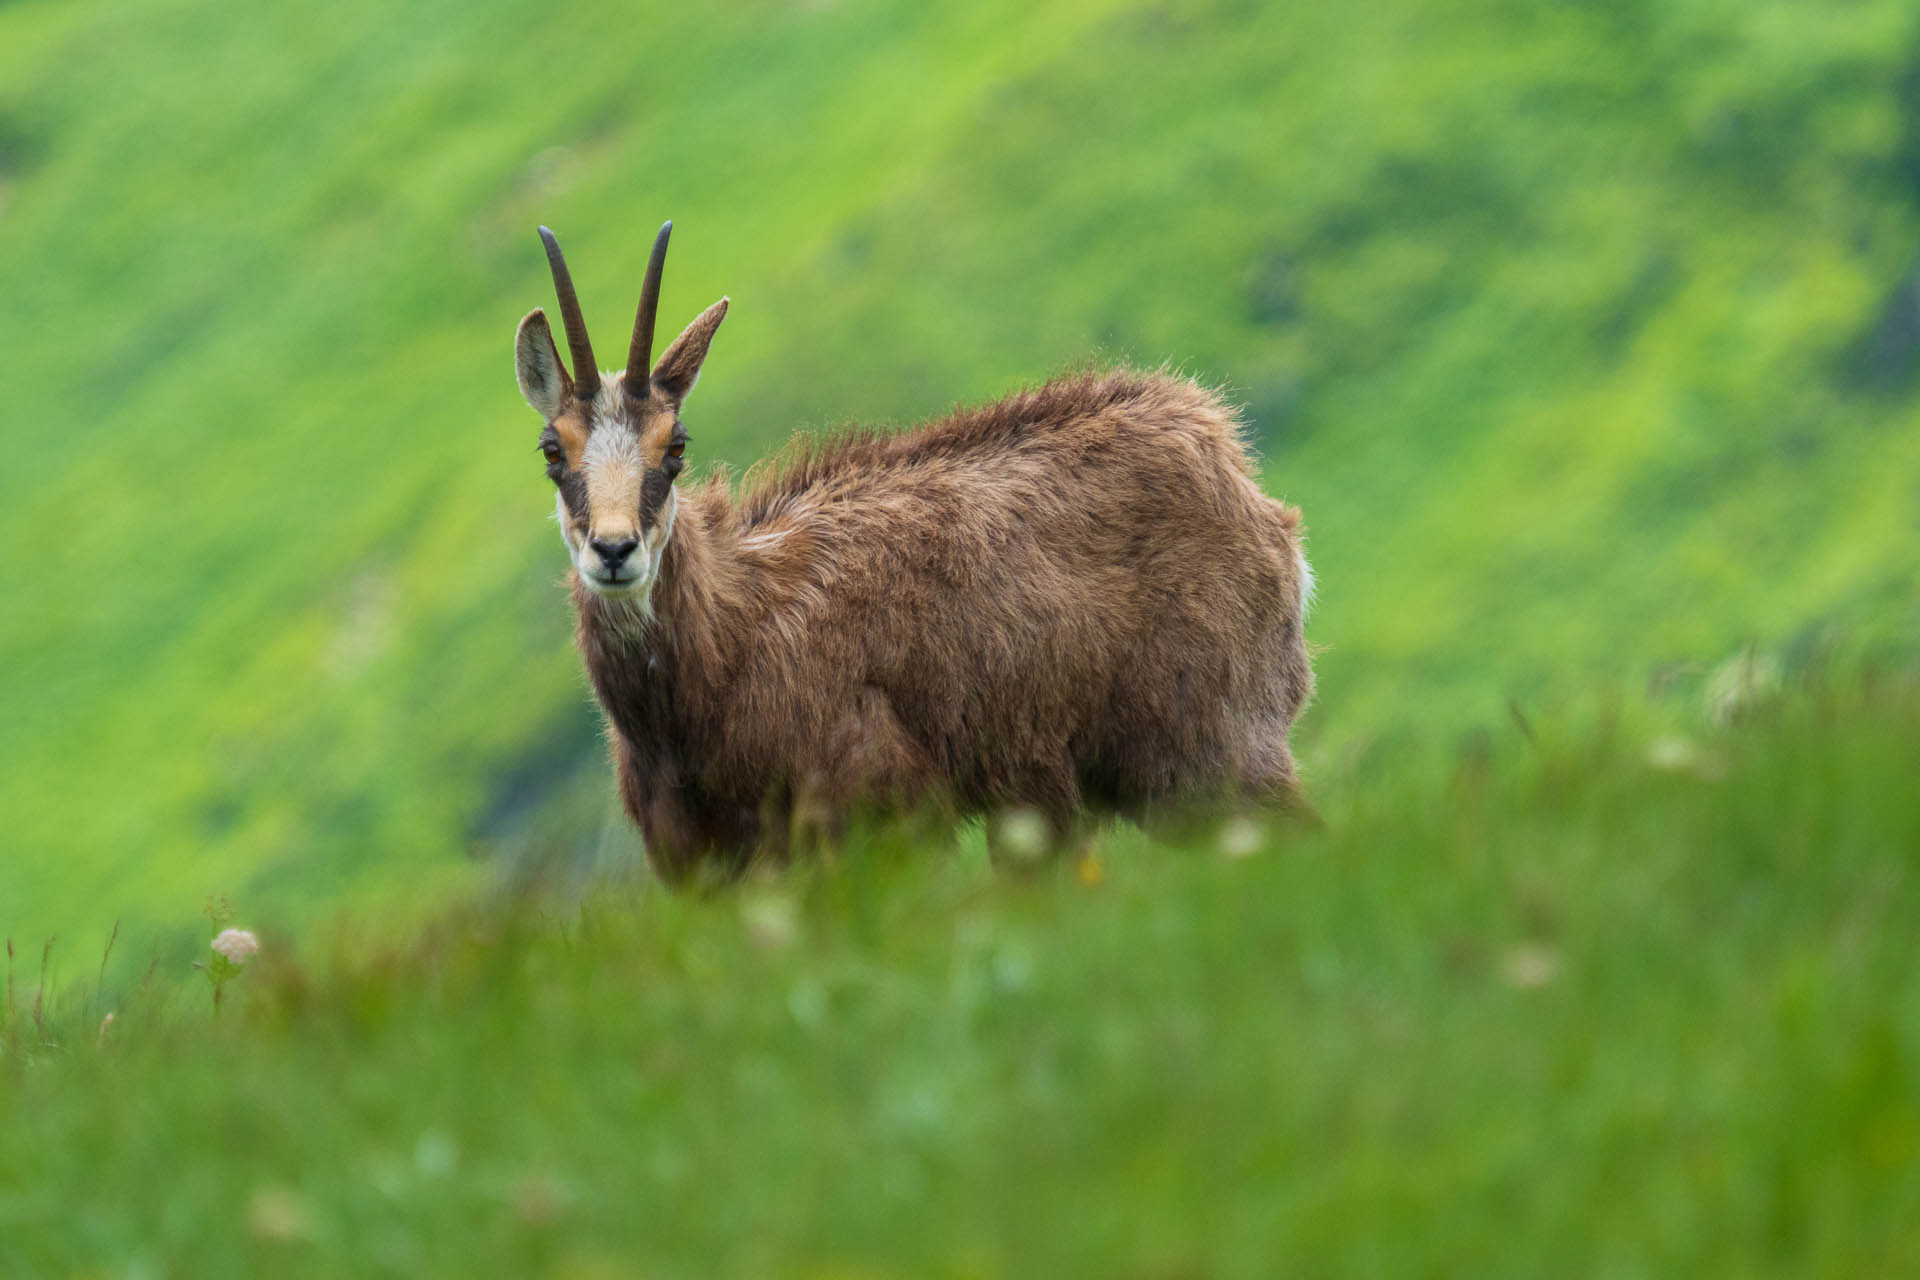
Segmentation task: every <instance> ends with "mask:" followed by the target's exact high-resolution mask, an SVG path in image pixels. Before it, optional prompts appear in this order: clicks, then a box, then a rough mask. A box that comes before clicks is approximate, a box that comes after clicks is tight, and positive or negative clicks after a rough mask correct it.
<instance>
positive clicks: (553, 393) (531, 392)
mask: <svg viewBox="0 0 1920 1280" xmlns="http://www.w3.org/2000/svg"><path fill="white" fill-rule="evenodd" d="M513 372H514V375H515V376H516V377H518V378H519V379H520V394H521V395H523V396H525V397H526V398H527V403H528V404H530V405H532V406H533V407H534V409H535V410H537V411H538V412H539V414H540V416H542V417H544V418H545V419H547V421H549V422H551V421H553V419H555V418H557V417H558V416H560V410H561V408H562V407H563V406H565V404H566V403H567V397H568V396H570V395H572V394H573V379H572V378H569V377H568V376H567V369H566V366H565V365H563V364H561V363H560V349H559V348H558V347H556V346H554V345H553V330H551V329H549V328H547V313H546V312H544V311H542V310H541V309H540V308H538V307H535V308H534V309H533V310H531V311H529V312H527V316H526V319H524V320H522V321H521V322H520V331H519V332H518V333H516V334H514V335H513Z"/></svg>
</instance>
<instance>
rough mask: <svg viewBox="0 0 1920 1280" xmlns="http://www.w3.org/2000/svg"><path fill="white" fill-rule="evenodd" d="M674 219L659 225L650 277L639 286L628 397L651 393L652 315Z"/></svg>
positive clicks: (649, 261)
mask: <svg viewBox="0 0 1920 1280" xmlns="http://www.w3.org/2000/svg"><path fill="white" fill-rule="evenodd" d="M672 234H673V219H671V218H669V219H667V221H665V222H663V223H661V224H660V234H659V235H657V236H655V237H654V238H653V256H652V257H650V258H648V259H647V278H646V280H645V282H644V283H642V284H641V286H640V309H639V310H638V311H637V312H635V313H634V317H633V345H632V346H631V347H629V348H627V394H628V395H631V396H634V397H636V398H639V399H645V398H646V396H647V395H648V394H649V393H650V392H651V391H652V382H651V381H650V375H651V374H652V373H653V315H654V312H656V311H658V310H659V309H660V272H661V271H662V269H664V268H665V267H666V265H667V237H668V236H670V235H672Z"/></svg>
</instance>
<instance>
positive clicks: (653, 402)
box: [513, 222, 727, 602]
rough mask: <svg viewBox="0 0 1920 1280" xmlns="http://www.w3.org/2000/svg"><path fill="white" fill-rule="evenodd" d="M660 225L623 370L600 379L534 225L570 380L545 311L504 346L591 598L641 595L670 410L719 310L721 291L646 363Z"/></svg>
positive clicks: (664, 477)
mask: <svg viewBox="0 0 1920 1280" xmlns="http://www.w3.org/2000/svg"><path fill="white" fill-rule="evenodd" d="M672 231H673V223H671V222H668V223H666V224H665V225H663V226H662V227H661V228H660V234H659V235H658V236H657V237H655V239H654V242H653V256H652V257H651V258H650V259H649V260H648V262H647V278H646V282H645V283H644V284H643V285H642V286H641V287H640V310H639V313H638V314H637V315H636V316H635V317H634V322H633V341H632V343H631V345H630V346H629V347H628V350H627V367H626V368H625V369H624V370H622V371H620V372H615V373H606V374H602V373H601V372H600V369H599V366H598V365H596V364H595V363H594V360H593V344H592V343H590V342H589V341H588V340H587V324H586V320H585V319H584V318H583V317H582V316H581V314H580V300H579V298H578V297H576V296H575V295H574V292H573V277H572V276H571V275H569V274H568V272H567V262H566V259H565V258H563V257H561V256H560V244H559V242H558V241H557V240H555V239H554V238H553V232H551V231H549V230H547V229H546V228H545V227H542V228H540V239H541V240H542V241H544V242H545V243H546V246H547V264H548V266H550V267H551V268H552V269H553V288H554V292H555V293H556V294H558V295H559V299H560V320H561V323H562V324H563V325H564V326H565V327H566V331H567V347H568V349H569V350H571V351H572V353H573V373H572V376H569V375H568V373H567V369H566V366H564V365H562V364H561V363H560V352H559V350H558V348H556V347H555V346H554V344H553V331H552V330H551V329H549V328H548V327H547V316H546V313H545V312H544V311H542V310H540V309H539V308H538V307H536V308H534V309H533V310H532V311H529V312H528V313H527V316H526V319H524V320H522V321H521V322H520V331H519V333H518V334H516V335H515V337H514V344H513V348H514V349H513V356H514V372H515V373H516V374H517V375H518V376H519V379H520V394H521V395H523V396H525V397H526V398H527V403H528V404H530V405H532V406H533V407H534V408H535V409H537V410H538V411H539V412H540V414H541V416H542V417H544V418H545V419H546V420H547V425H546V429H545V430H544V431H542V432H541V433H540V452H541V453H542V454H544V455H545V457H546V463H547V475H548V476H549V477H550V478H551V479H552V480H553V483H554V486H555V487H556V488H557V489H558V490H559V496H558V498H557V499H556V510H557V514H558V519H559V521H560V532H561V534H562V536H563V537H565V538H566V541H567V552H568V554H569V555H571V556H572V557H573V567H574V568H575V569H576V570H577V571H578V572H579V574H580V581H581V582H583V583H585V584H586V586H587V588H588V589H589V590H591V591H593V592H595V593H596V594H599V595H603V596H618V597H635V598H637V599H639V600H641V601H643V602H644V601H645V600H647V599H648V598H649V596H650V594H651V592H652V589H653V583H654V579H655V578H656V577H657V576H658V575H659V572H660V558H661V556H662V555H663V554H665V552H666V547H667V539H668V538H669V537H671V536H672V534H673V516H674V511H675V509H676V508H677V506H678V505H679V499H678V498H677V497H676V496H675V493H674V489H673V481H674V477H675V476H677V475H679V474H680V468H681V466H682V465H683V463H682V461H681V456H682V455H683V454H684V453H685V452H686V448H687V432H686V428H684V427H682V426H681V425H680V406H681V404H682V403H683V402H685V400H686V398H687V393H688V392H690V391H692V390H693V384H694V382H695V381H697V380H698V379H699V377H700V366H701V364H702V363H703V362H704V361H705V360H706V358H707V347H708V346H709V345H710V344H711V343H712V342H713V335H714V331H715V330H717V329H718V328H719V327H720V322H721V321H722V320H723V319H725V318H726V314H727V299H725V298H722V299H720V301H718V302H716V303H714V304H713V305H712V306H711V307H708V308H707V309H706V310H705V311H703V312H701V313H700V315H699V317H698V318H697V319H696V320H694V322H693V323H692V324H690V325H688V326H687V328H686V331H685V332H683V333H682V334H681V335H680V336H679V337H678V338H675V339H674V340H673V345H672V346H670V347H668V348H667V352H666V354H665V355H663V356H661V357H660V363H659V364H654V363H653V316H654V312H655V311H656V310H657V309H658V308H659V305H660V271H661V268H662V267H663V266H664V265H665V263H666V259H667V237H668V235H669V234H670V233H671V232H672Z"/></svg>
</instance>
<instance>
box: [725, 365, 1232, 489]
mask: <svg viewBox="0 0 1920 1280" xmlns="http://www.w3.org/2000/svg"><path fill="white" fill-rule="evenodd" d="M1115 430H1132V431H1136V432H1143V433H1149V434H1150V433H1156V432H1176V433H1181V434H1183V435H1186V436H1188V437H1190V438H1191V439H1192V440H1193V442H1194V443H1195V444H1196V445H1199V446H1200V447H1202V448H1210V449H1212V450H1216V451H1220V452H1221V453H1223V454H1224V455H1225V456H1226V457H1227V458H1228V459H1229V460H1230V461H1231V464H1232V465H1233V466H1234V467H1235V468H1236V469H1238V470H1242V471H1246V470H1248V469H1249V468H1250V462H1249V459H1248V458H1247V455H1246V451H1245V448H1244V445H1243V444H1242V442H1241V439H1240V423H1239V419H1238V418H1237V417H1236V416H1235V414H1234V413H1233V411H1232V410H1231V409H1230V408H1228V407H1227V406H1226V405H1225V404H1224V403H1223V402H1222V401H1221V399H1220V397H1219V396H1218V394H1216V393H1215V392H1213V391H1211V390H1208V389H1207V388H1205V387H1203V386H1201V385H1200V384H1199V383H1197V382H1194V381H1193V380H1192V379H1189V378H1183V377H1177V376H1174V375H1172V374H1169V373H1164V372H1140V371H1137V370H1132V369H1116V370H1108V371H1103V372H1097V373H1095V372H1083V373H1075V374H1069V375H1066V376H1063V377H1057V378H1053V379H1050V380H1049V381H1047V382H1044V383H1042V384H1041V385H1039V386H1037V387H1029V388H1026V389H1024V390H1021V391H1018V392H1015V393H1014V394H1013V395H1010V396H1006V397H1004V398H1002V399H999V400H995V401H992V402H991V403H988V404H984V405H978V406H972V407H962V408H959V409H956V410H955V411H954V412H953V413H951V414H948V415H946V416H945V417H941V418H936V419H931V420H929V421H926V422H923V423H920V424H918V425H917V426H913V427H909V428H907V429H904V430H900V429H895V428H890V427H849V428H845V429H842V430H839V431H834V432H828V433H826V434H824V435H819V436H805V435H802V436H796V437H795V438H794V439H793V440H792V441H791V442H789V443H788V445H787V446H786V447H785V448H784V449H782V450H781V451H780V452H778V453H776V454H775V455H773V456H772V457H770V458H768V459H766V460H765V461H763V462H761V463H759V464H758V465H756V466H754V467H753V468H752V469H751V470H749V471H748V473H747V475H746V477H745V478H744V480H743V481H742V484H741V491H740V495H739V499H738V505H737V507H736V511H737V513H738V517H739V519H740V520H741V522H742V523H743V524H747V525H754V524H760V523H763V522H765V521H768V520H771V519H775V518H777V517H778V516H780V515H782V514H783V513H785V512H787V511H788V510H790V509H791V508H792V507H794V506H795V505H796V504H798V503H799V502H801V501H803V500H804V499H805V498H806V497H807V496H808V495H809V494H810V493H812V492H815V491H817V490H819V489H822V488H825V487H830V486H833V485H834V484H836V483H837V482H839V481H841V480H843V479H845V478H849V477H857V476H874V475H879V474H884V473H887V472H891V471H897V470H899V469H901V468H905V467H915V466H921V465H926V464H938V463H942V462H947V463H957V464H967V463H975V462H980V463H984V462H987V461H989V460H990V459H991V458H992V457H993V456H994V455H996V454H1003V453H1010V452H1014V451H1020V450H1028V449H1045V448H1048V447H1050V446H1054V447H1058V446H1062V445H1069V444H1070V442H1071V441H1072V440H1073V438H1074V436H1075V433H1086V432H1089V431H1093V432H1103V431H1104V432H1112V431H1115Z"/></svg>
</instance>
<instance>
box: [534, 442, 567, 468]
mask: <svg viewBox="0 0 1920 1280" xmlns="http://www.w3.org/2000/svg"><path fill="white" fill-rule="evenodd" d="M540 452H541V453H543V454H545V455H546V457H547V469H548V470H554V469H556V468H558V467H559V466H560V464H561V463H562V462H564V461H565V460H566V455H565V454H563V453H561V452H560V446H559V445H557V444H553V443H551V442H549V443H547V444H543V445H541V446H540Z"/></svg>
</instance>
